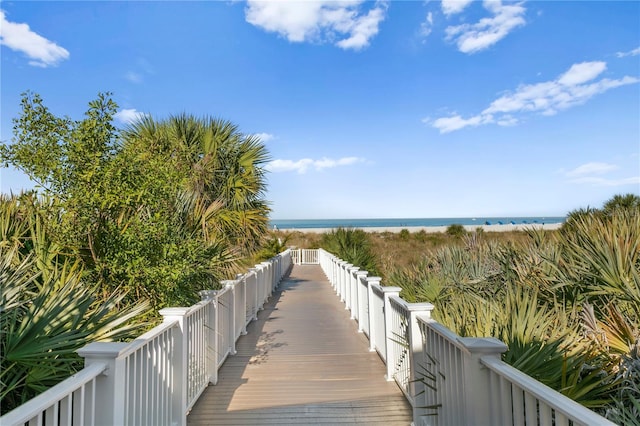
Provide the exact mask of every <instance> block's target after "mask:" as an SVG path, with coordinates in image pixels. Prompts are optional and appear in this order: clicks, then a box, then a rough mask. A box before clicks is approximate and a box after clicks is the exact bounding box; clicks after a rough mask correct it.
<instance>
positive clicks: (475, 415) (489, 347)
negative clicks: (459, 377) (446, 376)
mask: <svg viewBox="0 0 640 426" xmlns="http://www.w3.org/2000/svg"><path fill="white" fill-rule="evenodd" d="M458 341H459V342H460V343H461V344H462V345H463V346H464V347H465V349H466V350H467V351H468V353H466V354H465V355H464V388H463V393H464V401H463V410H464V414H465V417H464V418H465V419H466V421H467V422H468V423H469V424H477V425H485V424H491V422H492V419H491V396H492V395H490V392H487V390H488V389H490V388H491V384H490V381H489V369H488V368H487V367H485V366H483V365H482V364H481V363H480V358H481V357H495V358H497V359H500V358H501V355H502V354H503V353H504V352H506V351H507V345H505V344H504V343H502V342H501V341H500V340H498V339H496V338H493V337H486V338H474V337H459V338H458ZM470 422H471V423H470Z"/></svg>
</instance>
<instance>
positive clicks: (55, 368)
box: [0, 198, 148, 413]
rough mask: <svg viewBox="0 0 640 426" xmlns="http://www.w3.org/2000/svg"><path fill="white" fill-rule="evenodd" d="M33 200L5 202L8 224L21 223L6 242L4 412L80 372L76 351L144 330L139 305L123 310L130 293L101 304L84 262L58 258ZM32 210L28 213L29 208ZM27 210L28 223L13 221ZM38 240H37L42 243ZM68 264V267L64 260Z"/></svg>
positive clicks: (0, 288)
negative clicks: (136, 320) (137, 319)
mask: <svg viewBox="0 0 640 426" xmlns="http://www.w3.org/2000/svg"><path fill="white" fill-rule="evenodd" d="M33 206H34V205H31V207H29V205H28V204H26V200H24V199H23V201H22V204H21V203H20V202H19V201H17V200H16V199H15V198H14V199H3V200H2V202H1V203H0V228H2V229H8V228H9V227H8V226H7V224H6V223H4V219H6V218H7V217H11V218H12V220H14V221H16V224H14V225H13V228H14V231H17V230H18V229H20V232H12V233H7V232H5V233H4V234H3V238H4V239H3V240H2V241H1V242H0V401H2V402H1V407H0V408H1V411H2V412H3V413H4V412H6V411H8V410H10V409H12V408H14V407H16V406H17V405H19V404H21V403H23V402H25V401H26V400H28V399H30V398H31V397H33V396H35V395H36V394H38V393H40V392H42V391H44V390H46V389H47V388H49V387H50V386H52V385H54V384H55V383H57V382H59V381H61V380H63V379H65V378H67V377H68V376H69V375H70V374H72V373H73V372H74V371H76V370H77V369H78V367H79V366H80V365H81V362H80V360H79V358H78V357H77V356H76V355H75V353H74V351H76V350H77V349H80V348H81V347H83V346H84V345H86V344H87V343H89V342H91V341H93V340H107V341H108V340H119V339H125V338H129V337H132V336H134V335H135V334H136V333H137V332H138V331H139V330H140V328H141V327H142V326H143V324H140V323H137V324H136V323H132V322H131V320H132V319H133V318H134V317H136V316H137V315H139V314H142V313H143V312H145V310H146V309H147V308H148V304H147V303H144V302H140V303H138V304H135V305H133V306H130V307H128V308H122V307H121V306H120V304H121V301H122V298H123V296H124V295H123V294H122V293H120V292H115V293H113V294H111V295H109V296H107V297H104V298H103V297H102V296H101V292H99V291H98V290H97V289H96V288H95V286H92V285H89V284H87V282H86V281H85V279H84V276H85V274H84V272H83V269H82V267H81V266H80V263H78V262H77V261H73V260H72V259H71V258H68V257H67V258H65V257H66V256H62V255H61V253H60V252H56V250H57V248H56V246H55V244H52V243H51V242H50V241H48V238H47V235H46V232H44V231H42V230H40V231H38V229H40V228H34V227H32V226H31V225H33V224H34V223H40V220H39V219H37V218H38V216H39V213H38V211H35V210H30V209H32V208H33ZM26 207H28V208H26ZM15 211H20V212H22V216H21V217H20V216H15V215H11V214H10V213H11V212H15ZM36 238H38V239H37V240H36ZM63 259H64V260H63Z"/></svg>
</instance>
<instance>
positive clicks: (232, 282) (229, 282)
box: [205, 280, 240, 291]
mask: <svg viewBox="0 0 640 426" xmlns="http://www.w3.org/2000/svg"><path fill="white" fill-rule="evenodd" d="M239 282H240V280H222V281H220V284H221V285H222V286H224V287H233V286H234V285H236V284H238V283H239ZM205 291H207V290H205Z"/></svg>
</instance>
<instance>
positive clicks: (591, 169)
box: [566, 162, 619, 177]
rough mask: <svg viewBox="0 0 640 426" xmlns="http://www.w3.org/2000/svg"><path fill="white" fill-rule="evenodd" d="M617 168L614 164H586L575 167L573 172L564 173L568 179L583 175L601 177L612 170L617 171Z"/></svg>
mask: <svg viewBox="0 0 640 426" xmlns="http://www.w3.org/2000/svg"><path fill="white" fill-rule="evenodd" d="M618 168H619V167H618V166H616V165H615V164H609V163H597V162H593V163H586V164H583V165H581V166H578V167H576V168H575V169H573V170H569V171H568V172H566V175H567V176H569V177H578V176H584V175H603V174H606V173H609V172H612V171H614V170H617V169H618Z"/></svg>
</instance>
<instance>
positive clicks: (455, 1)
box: [442, 0, 473, 16]
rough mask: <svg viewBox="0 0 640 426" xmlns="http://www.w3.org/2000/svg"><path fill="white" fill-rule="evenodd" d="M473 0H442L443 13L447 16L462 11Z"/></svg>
mask: <svg viewBox="0 0 640 426" xmlns="http://www.w3.org/2000/svg"><path fill="white" fill-rule="evenodd" d="M472 1H473V0H442V13H444V14H445V15H447V16H451V15H455V14H456V13H460V12H462V11H463V10H464V9H465V8H466V7H467V6H469V5H470V4H471V2H472Z"/></svg>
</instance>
